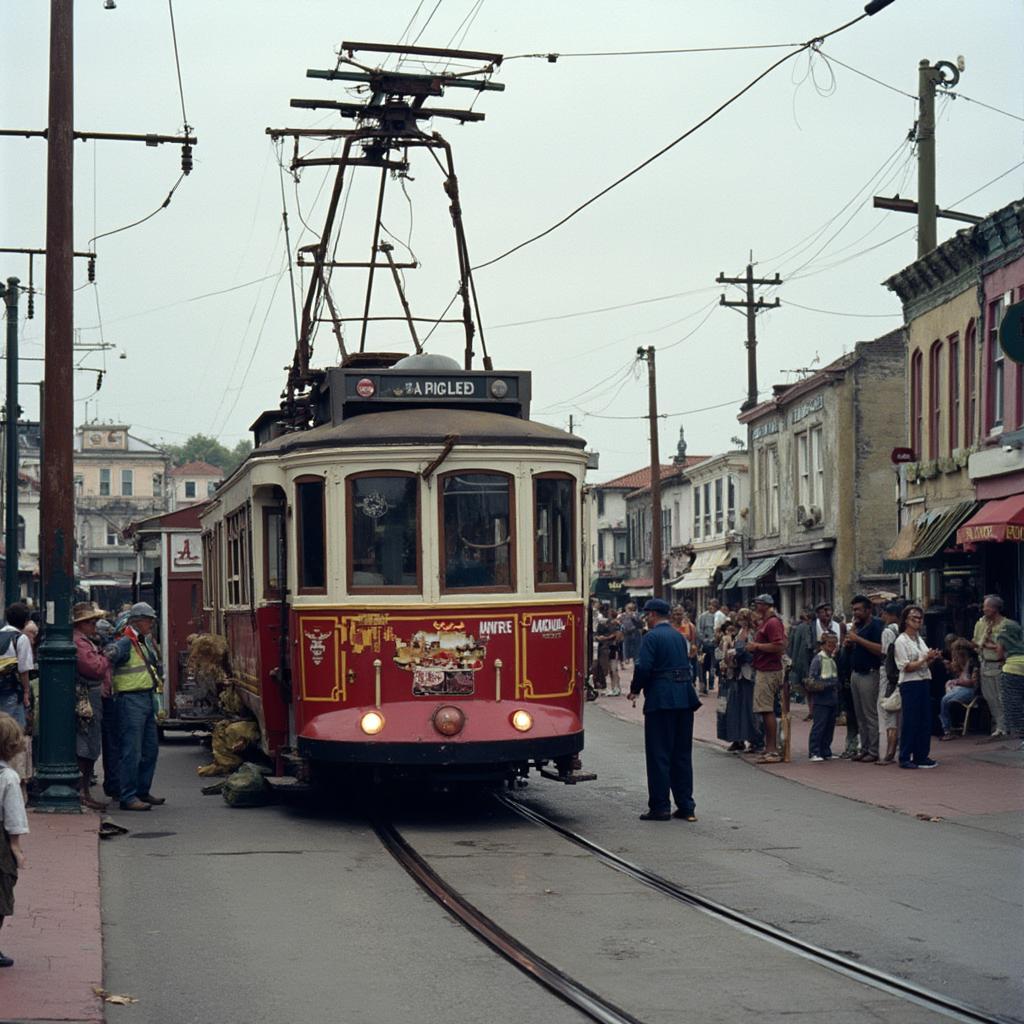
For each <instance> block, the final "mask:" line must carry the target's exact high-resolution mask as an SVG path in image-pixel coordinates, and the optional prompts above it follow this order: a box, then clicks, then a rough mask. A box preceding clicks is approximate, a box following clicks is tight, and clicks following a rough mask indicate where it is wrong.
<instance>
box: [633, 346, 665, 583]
mask: <svg viewBox="0 0 1024 1024" xmlns="http://www.w3.org/2000/svg"><path fill="white" fill-rule="evenodd" d="M636 354H637V356H638V357H639V358H640V359H644V360H646V362H647V416H648V419H649V420H650V425H651V593H652V594H653V595H654V596H655V597H661V595H662V586H661V573H662V559H663V557H664V556H663V554H662V550H661V455H660V453H659V451H658V385H657V378H656V376H655V369H654V346H653V345H649V346H648V347H647V348H646V349H644V348H640V349H637V353H636Z"/></svg>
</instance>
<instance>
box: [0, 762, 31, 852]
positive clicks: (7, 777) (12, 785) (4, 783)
mask: <svg viewBox="0 0 1024 1024" xmlns="http://www.w3.org/2000/svg"><path fill="white" fill-rule="evenodd" d="M0 828H3V829H5V830H6V832H7V834H8V835H9V836H24V835H27V834H28V815H27V814H26V813H25V801H24V800H23V799H22V798H21V780H20V779H19V778H18V773H17V772H16V771H15V770H14V769H13V768H11V767H9V766H8V764H7V762H6V761H0Z"/></svg>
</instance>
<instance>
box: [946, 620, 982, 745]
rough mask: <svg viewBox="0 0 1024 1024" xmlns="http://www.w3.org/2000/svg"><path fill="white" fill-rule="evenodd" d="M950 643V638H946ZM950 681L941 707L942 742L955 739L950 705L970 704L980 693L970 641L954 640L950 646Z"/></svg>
mask: <svg viewBox="0 0 1024 1024" xmlns="http://www.w3.org/2000/svg"><path fill="white" fill-rule="evenodd" d="M946 640H947V642H948V640H949V637H946ZM948 667H949V679H948V680H947V681H946V692H945V694H944V695H943V697H942V703H941V704H940V705H939V721H940V722H942V735H941V736H940V737H939V739H940V740H951V739H952V738H953V720H952V719H951V718H950V714H949V706H950V704H964V705H966V704H970V702H971V701H972V700H974V695H975V694H976V693H977V692H978V690H977V686H978V660H977V658H976V657H975V655H974V649H973V648H972V647H971V644H970V641H968V640H960V639H957V640H954V641H953V643H952V644H951V645H950V662H949V666H948Z"/></svg>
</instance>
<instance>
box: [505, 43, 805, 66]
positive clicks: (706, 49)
mask: <svg viewBox="0 0 1024 1024" xmlns="http://www.w3.org/2000/svg"><path fill="white" fill-rule="evenodd" d="M800 45H801V44H800V43H749V44H745V45H744V44H738V45H736V46H686V47H675V48H671V49H661V50H600V51H587V52H577V53H562V52H549V53H514V54H512V55H511V56H509V57H505V58H503V61H502V63H506V62H508V61H510V60H546V61H548V62H549V63H555V62H556V61H558V60H561V59H562V58H563V57H659V56H663V55H671V54H678V53H725V52H727V51H730V50H782V49H785V48H787V47H793V46H800ZM552 58H554V60H552Z"/></svg>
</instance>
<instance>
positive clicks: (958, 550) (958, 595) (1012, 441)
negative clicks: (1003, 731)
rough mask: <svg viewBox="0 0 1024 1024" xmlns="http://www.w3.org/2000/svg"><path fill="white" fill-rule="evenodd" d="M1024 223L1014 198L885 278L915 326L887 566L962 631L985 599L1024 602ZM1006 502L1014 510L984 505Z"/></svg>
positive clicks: (1014, 608)
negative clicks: (896, 523)
mask: <svg viewBox="0 0 1024 1024" xmlns="http://www.w3.org/2000/svg"><path fill="white" fill-rule="evenodd" d="M1022 221H1024V202H1021V201H1017V202H1015V203H1011V204H1010V205H1009V206H1007V207H1004V208H1003V209H1001V210H998V211H996V212H995V213H993V214H990V215H989V216H988V217H986V218H985V219H984V220H983V221H982V222H981V223H979V224H977V225H974V226H972V227H970V228H965V229H963V230H962V231H959V232H957V234H956V235H954V236H953V237H952V238H950V239H949V240H948V241H946V242H943V243H942V245H940V246H938V247H937V248H936V249H934V250H933V251H932V252H930V253H927V254H926V255H925V256H923V257H921V258H920V259H918V260H916V261H915V262H914V263H912V264H911V265H910V266H908V267H906V268H904V269H903V270H901V271H900V272H899V273H898V274H894V275H893V276H892V277H890V278H889V279H888V280H887V281H886V282H885V283H886V285H887V286H888V287H889V288H890V289H892V290H893V291H895V292H896V293H897V294H898V295H899V297H900V299H901V300H902V302H903V311H904V319H905V320H906V323H907V332H908V345H907V367H906V382H907V384H906V387H907V390H906V396H905V401H906V403H907V407H908V409H909V413H910V419H909V424H908V430H907V433H906V435H905V441H904V443H905V444H906V445H907V447H909V448H910V449H911V452H910V455H909V457H910V460H911V461H909V462H908V463H907V464H905V465H904V467H903V470H902V472H903V486H902V491H901V497H902V501H901V508H900V525H901V529H900V533H899V536H898V538H897V540H896V543H895V545H894V546H893V548H892V551H891V553H890V558H889V561H888V563H887V564H888V566H889V567H890V568H892V569H898V570H900V571H901V572H902V573H903V574H904V578H905V586H906V590H907V591H908V592H909V593H912V594H913V595H914V596H915V597H917V598H918V599H919V600H921V601H922V602H923V603H925V604H926V605H928V606H931V607H933V608H935V609H938V610H944V612H945V617H946V622H945V627H946V628H949V629H955V630H956V631H958V632H963V631H965V630H967V629H968V628H969V626H970V625H971V622H972V621H973V619H974V618H975V617H976V616H977V612H978V606H979V602H980V600H981V598H982V597H983V596H984V594H985V593H986V592H989V591H995V592H999V593H1001V594H1002V595H1003V596H1004V598H1005V599H1007V601H1008V602H1009V605H1010V611H1011V613H1012V614H1015V615H1017V614H1019V613H1020V610H1021V608H1022V606H1024V603H1022V602H1024V593H1022V590H1021V587H1022V584H1021V577H1022V572H1021V570H1022V568H1024V563H1022V556H1021V548H1020V545H1019V544H1018V543H1017V542H1016V541H1015V540H1013V539H1012V538H1013V537H1014V536H1015V533H1014V531H1013V530H1012V529H1011V530H1009V531H1007V530H1006V529H1005V527H1007V526H1012V525H1013V520H1014V517H1015V516H1016V515H1020V516H1021V517H1022V518H1024V501H1022V500H1021V498H1020V496H1021V494H1022V493H1024V456H1022V454H1021V446H1022V445H1024V398H1022V368H1021V366H1020V364H1019V363H1014V362H1012V361H1011V360H1009V359H1008V358H1007V357H1006V356H1005V354H1004V352H1003V349H1002V347H1001V345H1000V341H999V328H1000V325H1001V323H1002V319H1003V317H1004V316H1005V314H1006V311H1007V309H1009V307H1010V306H1011V305H1012V304H1013V303H1014V302H1015V301H1017V302H1019V301H1021V299H1022V298H1024V239H1022ZM996 500H999V501H1003V502H1005V504H1003V505H1001V506H999V507H994V508H993V507H988V508H985V507H982V506H981V504H980V503H981V502H985V501H987V502H990V503H992V502H995V501H996ZM1019 506H1020V507H1019ZM988 527H992V531H991V533H989V532H988ZM989 538H991V539H989Z"/></svg>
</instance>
